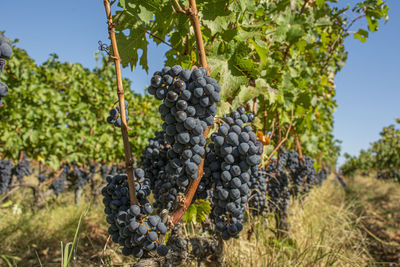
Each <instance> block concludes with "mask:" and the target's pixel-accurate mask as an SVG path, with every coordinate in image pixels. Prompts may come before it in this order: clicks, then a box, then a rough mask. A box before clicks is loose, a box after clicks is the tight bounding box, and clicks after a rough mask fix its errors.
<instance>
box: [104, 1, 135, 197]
mask: <svg viewBox="0 0 400 267" xmlns="http://www.w3.org/2000/svg"><path fill="white" fill-rule="evenodd" d="M104 7H105V9H106V15H107V24H108V34H109V36H110V40H111V46H112V56H111V57H112V59H113V60H114V65H115V72H116V76H117V92H118V100H119V108H120V113H121V132H122V140H123V142H124V152H125V166H126V172H127V174H128V186H129V199H130V204H131V205H133V204H137V203H138V200H137V197H136V191H135V179H134V176H133V159H132V154H131V148H130V145H129V136H128V125H127V123H126V114H125V97H124V88H123V85H122V75H121V59H120V57H119V52H118V46H117V40H116V38H115V30H114V27H115V24H114V23H113V20H112V15H111V4H110V2H109V0H104Z"/></svg>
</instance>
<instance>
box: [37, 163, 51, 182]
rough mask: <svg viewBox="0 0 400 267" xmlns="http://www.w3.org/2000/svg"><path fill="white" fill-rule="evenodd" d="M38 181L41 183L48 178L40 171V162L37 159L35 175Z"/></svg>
mask: <svg viewBox="0 0 400 267" xmlns="http://www.w3.org/2000/svg"><path fill="white" fill-rule="evenodd" d="M37 178H38V180H39V183H43V182H44V181H46V180H47V179H49V176H47V175H44V174H43V173H42V163H41V162H40V161H39V167H38V176H37Z"/></svg>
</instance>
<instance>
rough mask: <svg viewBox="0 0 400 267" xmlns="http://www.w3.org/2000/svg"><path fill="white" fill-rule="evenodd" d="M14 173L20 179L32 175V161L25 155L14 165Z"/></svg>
mask: <svg viewBox="0 0 400 267" xmlns="http://www.w3.org/2000/svg"><path fill="white" fill-rule="evenodd" d="M12 173H13V175H15V176H16V177H17V178H18V181H22V179H23V178H24V177H25V176H29V175H31V163H30V162H29V160H27V159H26V158H25V157H24V158H23V159H22V160H21V161H19V162H18V163H17V165H15V166H14V168H13V170H12Z"/></svg>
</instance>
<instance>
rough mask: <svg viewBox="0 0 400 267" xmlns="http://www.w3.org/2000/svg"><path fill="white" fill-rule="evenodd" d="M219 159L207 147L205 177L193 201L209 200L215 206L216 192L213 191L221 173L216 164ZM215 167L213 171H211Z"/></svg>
mask: <svg viewBox="0 0 400 267" xmlns="http://www.w3.org/2000/svg"><path fill="white" fill-rule="evenodd" d="M216 160H217V157H216V155H215V153H214V152H213V151H211V149H210V147H209V146H207V147H206V158H205V160H204V168H203V177H202V178H201V181H200V183H199V186H198V187H197V190H196V193H195V195H194V197H193V201H195V200H197V199H204V200H208V201H209V202H210V203H211V204H213V201H212V200H213V195H214V191H213V190H212V185H213V181H214V180H215V179H218V177H219V172H218V170H217V168H216V167H217V166H218V163H214V162H216ZM211 166H212V167H213V170H212V169H211Z"/></svg>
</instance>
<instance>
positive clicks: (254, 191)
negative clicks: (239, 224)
mask: <svg viewBox="0 0 400 267" xmlns="http://www.w3.org/2000/svg"><path fill="white" fill-rule="evenodd" d="M250 182H251V186H250V190H251V196H250V198H249V207H250V209H251V211H252V213H253V214H255V215H258V214H263V213H264V211H266V208H267V202H266V196H267V172H266V170H265V169H264V168H261V169H259V170H258V175H256V176H252V177H251V179H250Z"/></svg>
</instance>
